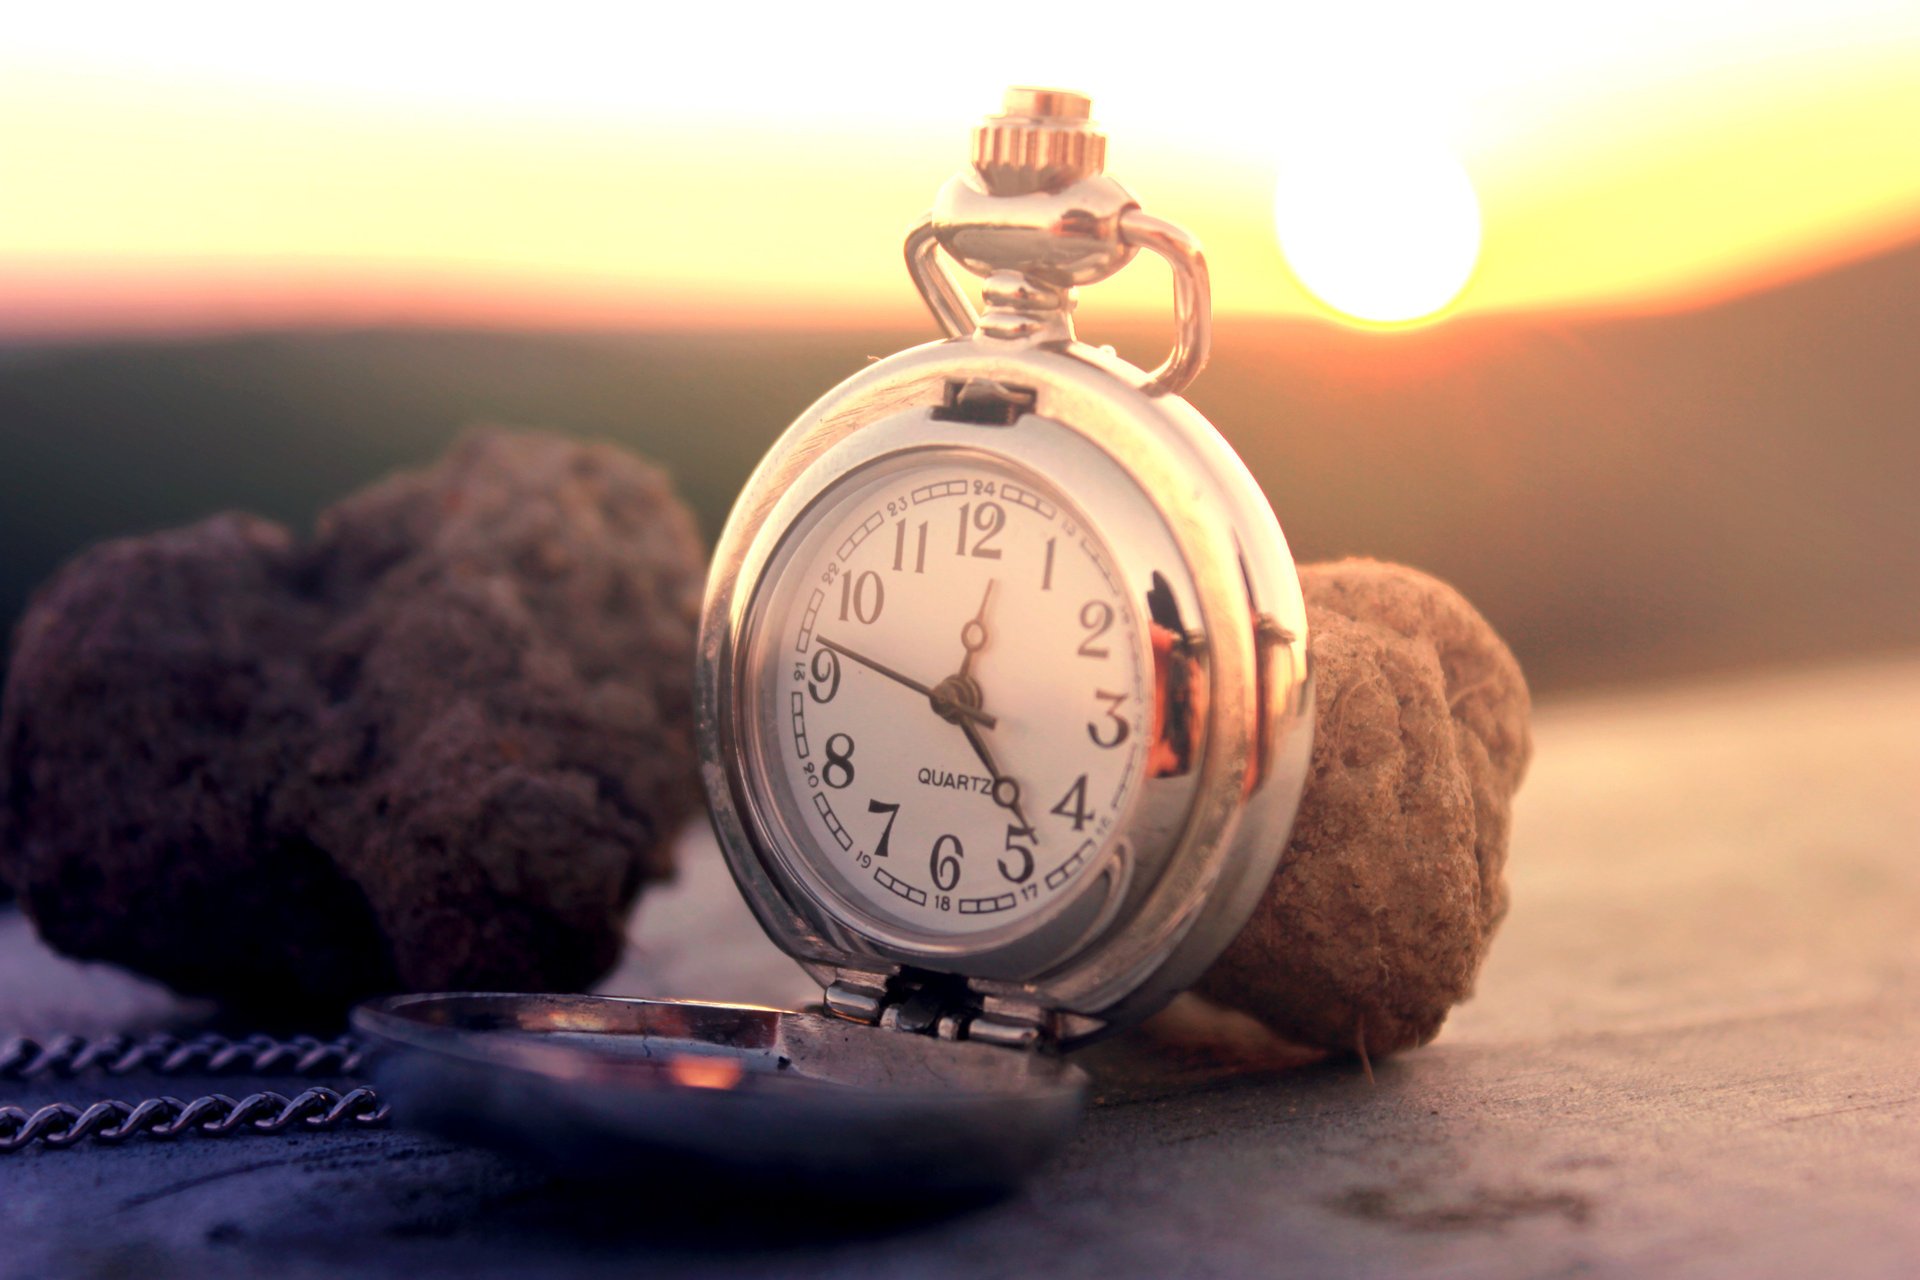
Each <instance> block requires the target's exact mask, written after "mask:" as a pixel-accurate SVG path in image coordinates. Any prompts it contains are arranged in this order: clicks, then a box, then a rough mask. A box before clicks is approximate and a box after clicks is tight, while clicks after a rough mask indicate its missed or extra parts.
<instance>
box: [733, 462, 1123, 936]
mask: <svg viewBox="0 0 1920 1280" xmlns="http://www.w3.org/2000/svg"><path fill="white" fill-rule="evenodd" d="M1070 485H1071V478H1065V480H1064V483H1060V482H1058V481H1055V482H1050V481H1049V480H1048V479H1046V478H1043V477H1041V476H1038V475H1035V474H1033V473H1031V472H1030V471H1028V470H1026V469H1024V468H1021V467H1016V466H1014V465H1012V464H1010V463H1007V462H1006V461H1004V460H1001V459H998V458H994V457H990V456H988V455H984V454H978V453H973V452H960V451H954V450H945V449H926V450H918V451H913V452H909V453H906V454H902V455H897V456H895V457H893V458H890V459H887V460H885V461H883V462H881V463H877V464H874V465H872V466H869V467H866V468H862V469H861V470H859V471H856V472H854V473H853V474H851V475H850V476H848V477H846V478H844V479H842V480H841V481H839V482H838V483H837V484H836V485H834V486H833V487H832V488H830V489H828V490H827V491H826V492H825V493H824V494H823V495H822V496H821V497H820V498H819V499H818V500H817V501H815V502H814V503H813V504H811V506H810V507H809V508H808V509H807V511H806V512H805V514H803V515H802V516H801V517H800V519H799V520H798V521H797V522H796V524H795V526H794V527H793V528H792V529H791V530H789V531H788V533H787V534H786V536H785V538H784V539H783V542H782V545H781V547H780V549H779V551H778V552H777V553H776V554H775V556H774V557H773V559H772V561H771V562H770V563H769V565H768V568H767V571H766V574H765V576H764V577H763V578H762V580H761V583H760V585H759V588H758V590H757V592H756V595H755V599H754V603H753V606H752V611H751V616H750V618H749V621H748V642H747V661H746V681H747V688H746V689H745V690H744V691H743V692H744V706H745V707H746V708H747V709H748V714H747V733H746V737H745V745H746V750H747V753H748V760H747V762H746V763H747V769H746V776H747V777H748V778H749V779H752V780H754V781H753V785H754V787H755V791H756V793H757V794H756V807H757V808H758V809H760V811H761V813H762V817H763V819H765V820H766V823H767V826H768V828H769V831H770V834H771V835H772V836H773V839H774V843H775V845H776V847H777V851H778V853H779V855H780V856H781V857H782V858H783V859H785V860H786V861H787V862H788V864H789V866H790V868H791V869H792V870H793V871H794V873H795V874H796V875H797V876H798V877H799V878H800V879H802V880H803V881H804V882H806V883H808V884H809V885H811V886H813V887H814V888H815V890H816V891H824V896H825V898H826V900H827V901H828V904H829V905H830V906H831V907H832V908H833V909H835V910H836V912H837V913H839V914H841V915H842V916H845V917H849V918H850V919H852V920H853V921H854V922H855V923H856V924H858V923H860V922H861V921H863V920H877V921H879V922H881V923H882V924H883V925H885V926H886V927H887V928H888V930H889V931H891V932H894V933H901V934H905V935H908V936H913V935H921V936H929V937H931V938H933V939H935V940H939V939H957V938H960V937H964V936H971V935H978V934H983V933H986V932H988V931H998V930H1002V929H1004V928H1005V927H1006V926H1008V925H1014V924H1017V923H1019V922H1022V921H1025V920H1028V919H1029V918H1031V917H1034V916H1037V915H1039V914H1041V913H1043V912H1046V911H1047V910H1048V909H1049V908H1050V907H1056V906H1059V905H1061V904H1063V903H1064V902H1065V901H1066V900H1067V899H1068V898H1070V897H1072V896H1073V895H1074V893H1075V892H1076V891H1077V890H1078V889H1079V888H1080V887H1082V886H1083V885H1084V884H1085V883H1086V882H1087V881H1088V880H1089V879H1090V877H1089V872H1090V871H1091V870H1093V869H1094V868H1096V867H1097V865H1098V863H1099V862H1100V860H1101V855H1102V854H1103V852H1104V851H1105V849H1106V847H1107V845H1108V843H1109V842H1110V841H1111V840H1112V839H1113V838H1114V837H1115V836H1116V835H1117V834H1118V832H1119V831H1120V830H1121V829H1122V827H1123V825H1124V821H1125V816H1126V812H1127V809H1128V806H1129V804H1130V802H1131V801H1132V800H1133V798H1134V796H1135V794H1136V793H1137V792H1138V790H1139V784H1140V779H1141V777H1142V776H1143V774H1144V771H1145V764H1146V760H1147V753H1148V749H1149V745H1150V743H1151V741H1152V738H1153V728H1154V726H1153V720H1152V707H1151V696H1152V690H1153V677H1152V666H1151V664H1152V658H1151V655H1150V653H1149V649H1148V645H1147V641H1146V638H1145V630H1146V624H1145V621H1144V619H1143V618H1142V616H1141V614H1140V611H1139V609H1138V608H1137V607H1136V606H1135V604H1134V603H1133V602H1132V601H1130V600H1129V599H1128V598H1127V595H1126V593H1125V591H1124V589H1123V586H1122V578H1121V575H1120V574H1119V573H1118V572H1117V571H1116V568H1115V566H1114V564H1113V561H1112V557H1111V554H1110V553H1109V552H1108V550H1107V549H1106V545H1105V543H1104V542H1103V540H1102V538H1101V536H1100V533H1099V531H1098V529H1097V528H1095V527H1094V525H1093V523H1092V520H1097V519H1099V518H1100V516H1101V514H1102V513H1101V512H1099V511H1097V510H1096V511H1090V512H1083V511H1082V510H1080V509H1079V507H1078V506H1076V505H1075V504H1073V503H1071V502H1070V501H1069V500H1068V499H1067V497H1066V496H1065V495H1064V493H1063V492H1062V490H1063V488H1066V487H1068V486H1070ZM1112 514H1113V515H1114V516H1115V518H1117V516H1118V513H1112Z"/></svg>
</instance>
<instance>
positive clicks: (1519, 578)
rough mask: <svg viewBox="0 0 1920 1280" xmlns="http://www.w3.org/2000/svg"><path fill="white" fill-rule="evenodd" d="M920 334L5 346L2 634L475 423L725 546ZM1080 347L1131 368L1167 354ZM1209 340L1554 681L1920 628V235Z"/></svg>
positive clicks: (1341, 517) (1256, 444)
mask: <svg viewBox="0 0 1920 1280" xmlns="http://www.w3.org/2000/svg"><path fill="white" fill-rule="evenodd" d="M1085 314H1086V315H1087V316H1088V317H1096V316H1097V314H1098V307H1097V301H1095V302H1090V304H1089V305H1088V307H1087V308H1085ZM930 336H931V329H930V327H929V328H926V329H919V330H914V331H898V332H890V333H880V332H874V333H848V332H829V333H822V334H812V335H806V334H788V335H781V334H754V335H737V336H726V335H713V334H701V335H694V336H686V337H678V336H659V335H633V334H617V335H554V334H500V333H468V332H458V333H447V332H422V331H380V332H352V333H321V334H312V333H300V334H263V335H254V336H244V337H232V338H220V339H196V340H191V341H178V342H139V343H123V344H110V345H94V346H87V347H74V348H42V349H21V348H16V349H13V350H11V351H7V352H4V353H0V620H4V619H10V618H12V617H14V616H15V615H16V614H17V612H18V610H19V608H20V607H21V606H22V604H23V602H24V600H25V598H26V595H27V593H28V591H29V590H30V589H31V587H32V586H33V584H35V583H36V582H38V581H40V580H41V579H43V578H44V577H45V576H46V574H47V573H48V572H49V571H51V569H52V568H53V567H54V566H55V565H56V564H58V563H59V562H60V561H61V560H62V559H63V558H65V557H66V556H68V555H70V554H72V553H73V552H74V551H75V550H77V549H78V548H80V547H82V546H84V545H86V544H88V543H90V542H92V541H94V540H97V539H99V538H103V537H109V536H113V535H117V534H123V533H129V532H136V531H140V530H145V529H152V528H156V527H161V526H165V525H169V524H175V523H179V522H183V521H187V520H191V519H194V518H197V517H199V516H201V515H204V514H206V513H208V512H210V511H214V510H218V509H222V508H232V507H241V508H248V509H252V510H256V511H260V512H263V513H265V514H268V515H271V516H274V517H277V518H279V519H283V520H287V521H290V522H292V523H294V524H295V525H297V526H301V525H305V524H306V523H307V522H308V521H310V520H311V518H312V516H313V514H314V512H315V511H316V510H318V509H319V508H320V507H321V506H324V505H325V504H326V503H327V502H328V501H330V500H332V499H333V498H335V497H337V496H338V495H340V494H341V493H343V492H345V491H346V490H348V489H351V488H353V487H355V486H357V485H359V484H362V483H364V482H366V481H368V480H370V479H372V478H374V477H375V476H378V475H380V474H382V473H383V472H385V471H387V470H389V469H390V468H393V467H396V466H401V465H407V464H412V463H417V462H420V461H424V460H425V459H427V458H430V457H431V456H432V455H433V454H435V453H436V452H437V451H438V450H439V449H440V448H441V447H442V446H443V445H444V444H445V443H446V441H447V440H448V439H449V438H450V437H451V436H452V435H453V434H454V433H455V432H456V431H457V430H458V429H459V428H460V427H461V426H462V425H463V424H465V423H468V422H473V421H480V420H487V421H496V422H507V423H515V424H524V425H532V426H548V427H554V428H558V429H562V430H566V431H570V432H575V433H578V434H582V435H590V436H604V437H610V438H613V439H616V440H620V441H622V442H625V443H627V444H630V445H632V446H633V447H635V448H637V449H639V450H641V451H642V452H645V453H647V454H649V455H652V456H653V457H655V458H657V459H660V460H661V461H663V462H664V463H665V464H666V465H667V466H668V467H669V468H670V469H671V470H672V471H673V472H674V473H675V475H676V476H677V477H678V479H679V482H680V484H681V486H682V488H683V489H684V491H685V492H686V494H687V495H688V498H689V500H690V501H691V502H692V503H693V504H694V505H695V507H696V508H697V509H698V510H699V512H700V515H701V518H702V520H703V522H704V524H705V527H706V528H707V530H708V532H709V534H710V535H711V533H712V532H713V531H714V530H716V529H717V527H718V524H719V521H720V520H721V519H722V518H723V516H724V513H725V510H726V506H727V504H728V503H729V502H730V501H731V499H732V496H733V494H734V493H735V492H736V491H737V489H738V487H739V485H740V483H741V481H742V480H743V479H744V477H745V475H746V473H747V470H748V469H749V468H750V467H751V466H752V465H753V462H754V461H755V460H756V459H757V458H758V457H759V456H760V454H761V452H762V451H763V450H764V449H765V448H766V447H767V445H768V444H769V443H770V442H771V441H772V439H773V438H774V436H775V435H777V434H778V433H779V431H780V429H781V428H782V427H783V426H785V424H786V423H787V421H788V420H789V419H791V418H792V417H793V416H794V415H795V414H796V413H797V412H798V411H799V410H800V409H802V408H803V407H805V405H806V404H807V403H808V402H809V401H810V400H812V399H813V398H814V397H815V396H816V395H818V394H819V393H820V392H821V391H823V390H825V389H826V388H827V387H828V386H830V385H831V384H832V383H833V382H835V381H837V380H838V379H839V378H841V377H843V376H845V375H846V374H848V373H850V372H852V371H854V370H856V369H858V368H860V367H861V366H862V365H863V364H864V363H865V361H866V359H867V358H868V357H869V356H877V355H883V354H886V353H888V352H891V351H894V350H897V349H899V348H900V347H902V346H905V345H908V344H910V343H914V342H919V341H924V340H925V339H926V338H928V337H930ZM1087 336H1088V337H1089V338H1090V339H1092V340H1095V341H1117V344H1118V345H1119V346H1120V348H1121V350H1122V351H1123V352H1124V353H1126V354H1129V355H1131V356H1135V357H1136V358H1138V359H1139V360H1141V361H1142V362H1143V363H1150V362H1152V361H1153V360H1156V359H1157V358H1158V356H1159V350H1158V344H1159V343H1160V342H1161V341H1162V340H1163V338H1164V335H1163V334H1162V333H1161V332H1159V331H1158V330H1148V329H1143V328H1133V329H1127V330H1122V331H1120V332H1118V333H1110V332H1103V331H1101V330H1099V329H1098V328H1097V327H1094V326H1093V325H1091V324H1090V325H1089V326H1088V333H1087ZM1217 343H1218V345H1217V348H1216V355H1215V360H1214V364H1213V366H1212V367H1211V368H1210V369H1209V370H1208V372H1207V373H1206V374H1205V376H1204V377H1203V378H1202V379H1201V381H1200V382H1199V383H1198V385H1197V386H1196V387H1195V389H1194V395H1193V399H1194V401H1195V403H1196V404H1197V405H1198V406H1199V407H1200V408H1201V409H1202V410H1203V411H1204V412H1206V413H1207V414H1208V415H1209V416H1210V417H1212V418H1213V420H1214V421H1215V422H1216V423H1217V424H1218V425H1219V426H1220V427H1221V429H1222V430H1223V431H1224V432H1225V433H1226V434H1227V436H1228V437H1229V438H1230V439H1231V440H1232V441H1233V442H1234V444H1235V446H1236V447H1238V448H1239V449H1240V450H1241V452H1242V454H1243V455H1244V456H1245V457H1246V459H1247V461H1248V463H1249V465H1250V466H1251V467H1252V468H1253V470H1254V473H1255V474H1256V475H1257V476H1258V477H1259V478H1260V480H1261V482H1262V483H1263V484H1264V485H1265V486H1266V489H1267V492H1268V494H1269V496H1270V497H1271V498H1272V500H1273V503H1274V506H1275V509H1276V510H1277V511H1278V512H1279V515H1280V519H1281V522H1282V524H1283V525H1284V526H1285V527H1286V529H1287V531H1288V534H1289V536H1290V537H1291V539H1292V540H1293V545H1294V549H1295V552H1296V554H1297V555H1299V556H1300V557H1301V558H1303V559H1321V558H1326V557H1329V556H1334V555H1343V554H1370V555H1375V556H1380V557H1383V558H1389V559H1397V560H1404V561H1407V562H1410V563H1412V564H1415V565H1419V566H1421V567H1423V568H1426V569H1429V570H1431V571H1433V572H1435V573H1438V574H1440V575H1441V576H1442V577H1445V578H1448V579H1449V580H1451V581H1453V582H1454V583H1455V584H1457V585H1458V586H1459V587H1460V588H1461V589H1462V590H1463V591H1465V592H1466V593H1467V595H1468V596H1469V597H1470V598H1472V599H1473V600H1474V601H1475V602H1476V603H1478V604H1479V605H1480V606H1481V607H1482V608H1483V609H1484V610H1485V611H1486V612H1487V613H1488V614H1489V615H1490V616H1491V617H1492V618H1493V619H1494V621H1495V622H1496V624H1498V625H1499V626H1500V627H1501V629H1502V630H1503V631H1504V632H1505V633H1506V634H1507V635H1508V636H1509V637H1510V638H1511V640H1512V642H1513V644H1514V647H1515V649H1516V650H1517V651H1518V652H1519V653H1520V655H1521V658H1522V660H1523V662H1524V663H1525V665H1526V667H1527V670H1528V672H1529V674H1530V676H1531V677H1532V678H1533V680H1534V682H1535V684H1536V687H1538V688H1541V689H1546V690H1551V689H1560V688H1567V687H1571V686H1577V685H1588V684H1593V683H1602V682H1614V681H1622V680H1638V679H1645V678H1650V677H1666V676H1673V675H1680V674H1686V673H1692V672H1699V671H1709V670H1716V669H1721V668H1724V667H1729V666H1736V665H1750V664H1754V663H1784V662H1791V661H1796V660H1799V659H1803V658H1811V657H1823V656H1835V655H1842V654H1848V653H1856V652H1862V651H1866V650H1873V649H1884V648H1893V647H1905V646H1913V645H1920V495H1917V494H1916V492H1915V490H1916V484H1917V483H1920V245H1917V246H1913V247H1909V248H1907V249H1904V250H1901V251H1899V252H1896V253H1892V254H1889V255H1886V256H1883V257H1880V258H1877V259H1874V260H1871V261H1868V262H1863V263H1859V264H1856V265H1853V266H1850V267H1847V268H1845V269H1843V270H1839V271H1835V272H1833V273H1831V274H1828V275H1826V276H1822V277H1819V278H1815V279H1811V280H1805V281H1801V282H1798V283H1795V284H1793V285H1790V286H1787V287H1784V288H1780V289H1777V290H1775V291H1772V292H1770V293H1766V294H1762V295H1758V296H1753V297H1748V298H1745V299H1741V300H1737V301H1734V302H1731V303H1727V304H1725V305H1722V306H1719V307H1716V308H1713V309H1711V310H1705V311H1697V312H1689V313H1682V314H1674V315H1663V316H1649V317H1636V318H1612V319H1595V318H1592V317H1579V316H1570V317H1545V318H1541V317H1528V318H1499V319H1469V320H1457V321H1453V322H1450V323H1448V324H1445V325H1439V326H1435V327H1432V328H1428V329H1422V330H1414V331H1409V332H1405V333H1397V334H1372V333H1362V332H1355V331H1351V330H1346V329H1340V328H1335V327H1333V326H1330V325H1324V324H1318V323H1310V322H1298V321H1294V322H1285V321H1249V320H1241V319H1233V318H1227V319H1225V320H1223V321H1222V323H1221V324H1220V326H1219V332H1218V339H1217Z"/></svg>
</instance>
